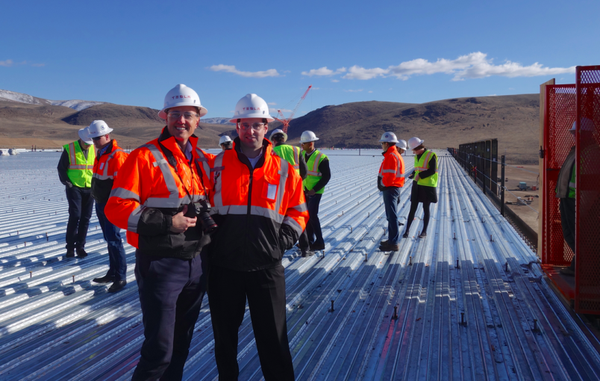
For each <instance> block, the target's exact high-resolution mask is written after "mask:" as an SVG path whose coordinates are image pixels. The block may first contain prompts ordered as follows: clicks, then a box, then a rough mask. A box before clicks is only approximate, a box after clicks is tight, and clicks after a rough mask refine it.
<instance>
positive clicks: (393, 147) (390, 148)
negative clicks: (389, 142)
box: [381, 145, 398, 156]
mask: <svg viewBox="0 0 600 381" xmlns="http://www.w3.org/2000/svg"><path fill="white" fill-rule="evenodd" d="M393 152H398V149H396V145H393V146H391V147H389V148H388V149H387V151H385V152H383V153H381V154H382V155H384V156H385V155H387V154H388V153H393Z"/></svg>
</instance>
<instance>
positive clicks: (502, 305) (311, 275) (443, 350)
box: [0, 150, 600, 381]
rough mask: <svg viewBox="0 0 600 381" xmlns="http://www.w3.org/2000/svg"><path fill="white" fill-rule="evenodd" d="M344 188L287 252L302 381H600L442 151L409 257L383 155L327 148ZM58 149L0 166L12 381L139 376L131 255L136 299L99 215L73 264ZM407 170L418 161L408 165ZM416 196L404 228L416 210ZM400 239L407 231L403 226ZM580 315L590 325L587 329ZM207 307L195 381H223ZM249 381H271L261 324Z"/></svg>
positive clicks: (7, 362)
mask: <svg viewBox="0 0 600 381" xmlns="http://www.w3.org/2000/svg"><path fill="white" fill-rule="evenodd" d="M326 153H327V155H328V156H329V158H330V165H331V171H332V179H331V182H330V184H329V185H328V186H327V188H326V191H325V193H324V195H323V198H322V201H321V207H320V213H319V217H320V220H321V224H322V229H323V234H324V237H325V242H326V249H325V251H324V252H321V253H319V255H315V256H313V257H307V258H303V257H301V256H300V252H299V250H298V249H296V248H294V249H291V250H290V251H288V252H287V253H286V254H285V256H284V260H283V263H284V266H285V267H286V284H287V299H288V301H287V302H288V303H287V308H288V332H289V340H290V348H291V351H292V356H293V359H294V367H295V372H296V378H297V379H298V380H476V381H479V380H596V379H600V356H599V354H598V352H597V351H596V349H595V348H597V347H598V343H597V342H592V341H590V340H594V339H593V336H591V335H589V332H586V331H582V329H585V326H583V325H581V324H578V323H579V322H578V321H575V320H573V317H572V316H573V315H572V314H571V313H569V311H567V310H566V309H565V307H564V306H563V304H562V303H561V302H560V301H559V300H558V298H557V297H556V295H555V294H554V292H553V291H552V290H551V289H550V288H549V287H548V285H547V284H546V282H545V281H544V279H543V272H542V271H541V269H540V266H539V264H538V259H537V257H536V255H535V253H533V252H531V250H530V249H529V247H528V246H527V244H526V243H525V242H523V240H522V239H521V238H520V237H519V235H518V234H517V232H516V231H515V230H514V229H513V228H512V227H511V226H510V224H509V223H508V222H507V221H506V220H505V219H504V218H503V217H502V216H500V213H499V212H498V211H497V210H496V208H495V207H494V206H493V205H492V204H491V202H489V201H488V199H487V198H486V197H485V196H484V195H483V194H482V193H481V191H480V190H479V189H478V188H477V187H475V186H474V184H473V183H472V181H471V180H470V178H469V177H468V176H467V175H466V173H465V172H464V171H463V169H462V168H460V167H459V166H458V165H457V163H456V162H455V161H454V159H452V158H451V157H450V156H449V155H446V153H445V152H443V151H439V152H438V154H439V157H440V160H439V174H440V179H439V188H438V197H439V202H438V203H437V204H432V205H431V221H430V224H429V229H428V236H427V237H426V238H424V239H419V238H418V237H417V236H418V234H419V232H420V231H421V225H422V222H421V218H422V215H423V212H422V209H421V208H420V207H419V209H418V210H417V214H416V217H415V221H414V223H413V224H412V227H411V230H410V232H409V233H410V234H409V238H407V239H402V240H401V242H400V250H399V251H398V252H393V253H389V252H386V253H383V252H380V251H379V250H378V246H379V241H380V240H381V239H383V238H385V237H387V231H386V230H387V221H386V218H385V211H384V206H383V200H382V197H381V196H380V193H379V192H378V191H377V188H376V177H377V172H378V169H379V165H380V163H381V160H382V157H381V152H380V151H375V150H371V151H364V150H362V151H361V152H360V153H361V156H358V154H359V152H358V151H356V150H344V151H326ZM58 159H59V154H58V153H23V154H20V155H17V156H8V157H0V380H37V379H40V380H127V379H130V378H131V374H132V372H133V369H134V368H135V365H136V363H137V360H138V356H139V349H140V346H141V343H142V341H143V334H142V332H143V329H142V328H143V327H142V321H141V313H140V307H139V300H138V295H137V287H136V282H135V276H134V265H135V253H134V250H133V248H132V247H131V246H129V245H126V252H127V262H128V269H127V281H128V285H127V287H126V288H125V289H124V290H123V291H121V292H119V293H117V294H109V293H107V292H106V290H107V289H108V285H99V284H95V283H93V282H91V279H92V278H94V277H97V276H102V275H104V274H105V272H106V270H107V268H108V254H107V251H106V244H105V242H104V241H103V238H102V232H101V230H100V228H99V225H98V220H97V218H96V216H95V214H94V215H93V217H92V220H91V223H90V228H89V233H88V243H87V246H86V250H87V251H88V253H89V254H90V255H89V256H88V257H87V258H85V259H77V258H73V259H67V258H65V257H64V254H65V249H64V231H65V229H66V222H67V218H68V214H67V202H66V199H65V195H64V190H63V187H62V185H61V184H60V182H59V181H58V176H57V174H56V169H55V168H56V164H57V163H58ZM405 161H406V167H407V171H408V170H410V169H411V168H412V166H413V158H412V156H410V155H409V156H405ZM410 185H411V180H407V184H406V186H405V187H404V188H403V189H402V190H401V200H400V205H399V216H400V221H401V222H403V223H406V216H407V215H408V212H409V209H410V201H409V197H410ZM400 230H401V233H402V232H403V227H401V229H400ZM575 318H577V317H575ZM213 349H214V340H213V336H212V327H211V323H210V312H209V310H208V301H207V298H205V299H204V307H203V308H202V311H201V313H200V317H199V319H198V323H197V324H196V329H195V334H194V339H193V341H192V345H191V348H190V356H189V358H188V361H187V363H186V368H185V372H184V378H185V379H187V380H216V379H217V376H218V374H217V370H216V365H215V361H214V353H213ZM238 349H239V355H238V361H239V364H240V380H242V379H243V380H261V379H262V373H261V371H260V363H259V360H258V355H257V352H256V345H255V342H254V335H253V332H252V328H251V322H250V316H249V313H246V316H245V318H244V320H243V323H242V326H241V327H240V334H239V348H238Z"/></svg>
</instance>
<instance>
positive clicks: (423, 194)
mask: <svg viewBox="0 0 600 381" xmlns="http://www.w3.org/2000/svg"><path fill="white" fill-rule="evenodd" d="M424 142H425V141H424V140H421V139H419V138H417V137H414V138H410V139H409V140H408V147H409V148H410V149H411V150H412V151H413V153H414V154H415V166H414V171H413V173H411V174H410V175H409V176H408V178H409V179H413V184H412V189H411V194H410V212H409V213H408V220H407V221H406V230H405V231H404V235H402V237H403V238H408V231H409V230H410V225H411V224H412V222H413V220H414V218H415V213H416V211H417V207H418V206H419V203H422V204H423V214H424V216H423V229H422V230H421V233H420V234H419V238H425V237H426V236H427V227H428V226H429V206H430V204H431V203H437V201H438V198H437V190H436V188H437V184H438V159H437V155H436V154H435V152H433V151H430V150H428V149H426V148H425V146H424V145H423V143H424Z"/></svg>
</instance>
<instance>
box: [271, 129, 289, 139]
mask: <svg viewBox="0 0 600 381" xmlns="http://www.w3.org/2000/svg"><path fill="white" fill-rule="evenodd" d="M277 134H281V135H283V140H284V141H286V140H287V138H288V136H287V134H286V133H285V132H283V130H282V129H281V128H278V129H276V130H273V132H271V135H269V138H270V139H271V140H273V136H274V135H277Z"/></svg>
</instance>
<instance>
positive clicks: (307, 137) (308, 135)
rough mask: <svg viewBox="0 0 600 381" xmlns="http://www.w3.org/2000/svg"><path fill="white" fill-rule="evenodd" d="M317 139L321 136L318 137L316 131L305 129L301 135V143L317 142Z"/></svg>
mask: <svg viewBox="0 0 600 381" xmlns="http://www.w3.org/2000/svg"><path fill="white" fill-rule="evenodd" d="M317 140H319V138H317V135H315V133H314V132H312V131H309V130H307V131H304V132H303V133H302V135H300V143H310V142H316V141H317Z"/></svg>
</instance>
